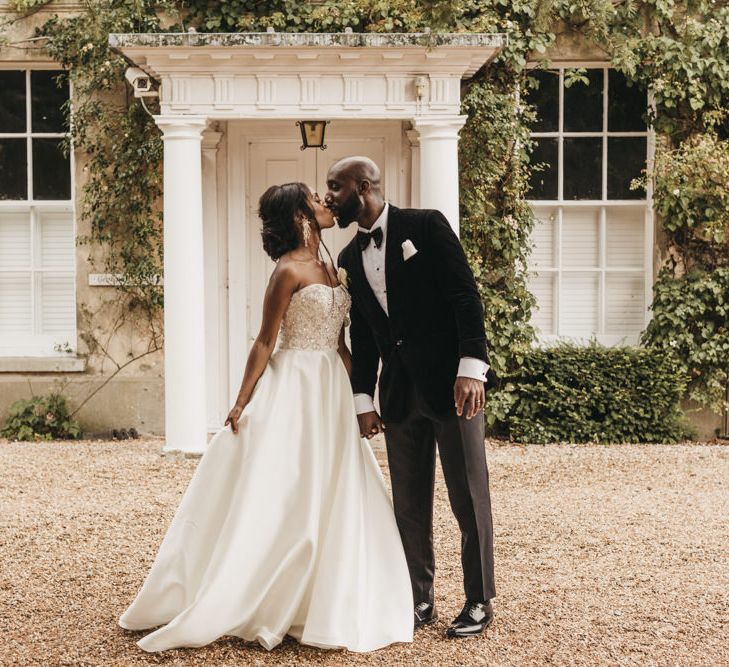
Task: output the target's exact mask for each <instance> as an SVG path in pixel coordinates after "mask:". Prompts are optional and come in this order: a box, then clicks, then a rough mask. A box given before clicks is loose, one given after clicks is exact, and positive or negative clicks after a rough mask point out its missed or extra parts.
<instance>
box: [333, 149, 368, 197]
mask: <svg viewBox="0 0 729 667" xmlns="http://www.w3.org/2000/svg"><path fill="white" fill-rule="evenodd" d="M330 176H333V177H338V178H348V179H352V180H354V181H356V182H357V183H358V184H359V183H362V181H368V182H369V183H370V187H371V188H372V189H377V190H379V189H380V168H379V167H378V166H377V165H376V164H375V162H374V161H373V160H370V158H368V157H365V156H364V155H353V156H351V157H345V158H342V159H341V160H339V161H338V162H335V163H334V164H333V165H332V166H331V167H330V168H329V174H328V175H327V180H329V177H330Z"/></svg>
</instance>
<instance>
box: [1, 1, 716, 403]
mask: <svg viewBox="0 0 729 667" xmlns="http://www.w3.org/2000/svg"><path fill="white" fill-rule="evenodd" d="M15 4H16V8H17V9H18V11H20V12H24V11H25V12H27V11H32V10H33V9H34V8H36V7H37V6H38V5H39V4H43V3H42V2H38V1H37V0H22V1H21V0H16V3H15ZM269 27H272V28H274V29H275V30H279V31H298V32H301V31H308V32H321V31H331V32H338V31H342V30H345V29H347V28H349V29H352V30H353V31H370V32H397V31H403V32H409V31H422V30H426V29H430V30H432V31H434V32H436V31H441V30H449V31H470V32H504V33H507V34H508V36H509V43H508V45H507V46H506V48H505V49H504V50H503V51H502V52H501V54H500V55H499V56H498V58H497V59H496V60H495V62H493V63H491V64H490V65H489V66H488V67H487V68H485V69H484V70H483V71H481V72H479V73H478V74H477V75H476V76H475V77H474V79H472V80H471V81H470V82H468V83H467V84H466V85H465V87H464V90H463V112H464V113H465V114H467V115H468V118H469V120H468V123H467V124H466V126H465V127H464V129H463V131H462V134H461V137H462V140H461V147H460V150H461V166H462V173H461V193H462V194H461V197H462V199H461V211H462V220H461V225H462V236H463V241H464V246H465V248H466V252H467V254H468V257H469V260H470V261H471V264H472V266H473V268H474V272H475V274H476V278H477V280H478V283H479V286H480V289H481V291H482V294H483V297H484V305H485V310H486V322H487V327H488V330H489V331H488V333H489V337H490V340H491V345H492V352H493V360H494V364H495V366H496V367H497V370H498V371H499V372H501V373H502V374H508V373H509V371H510V369H513V368H515V367H516V366H518V365H519V364H520V363H521V360H522V359H523V356H524V355H525V354H527V353H528V350H529V347H530V345H531V342H532V340H533V332H532V330H531V327H530V326H529V318H530V313H531V308H532V306H533V304H534V300H533V298H532V296H531V295H530V294H529V292H528V290H527V287H526V280H525V268H526V261H527V256H528V252H529V234H530V231H531V227H532V224H533V220H532V215H531V211H530V210H529V207H528V206H527V204H526V202H525V194H526V191H527V186H528V181H529V174H530V169H532V168H534V165H532V164H530V150H531V142H530V140H529V125H530V123H531V121H532V120H533V116H534V110H533V109H530V108H529V107H528V105H527V104H525V103H524V102H523V101H520V99H521V100H523V97H522V98H520V97H519V93H520V92H523V91H524V90H525V89H526V87H528V86H529V85H530V81H529V75H528V69H527V66H528V64H529V63H530V61H531V62H532V63H533V62H536V63H537V64H538V65H539V64H540V61H541V64H544V65H547V64H548V63H549V56H550V53H551V49H552V48H553V47H555V45H558V44H560V43H562V42H560V40H566V41H570V40H573V41H574V40H576V39H580V40H582V41H587V42H589V43H590V44H591V45H592V46H593V47H594V48H596V49H598V50H600V51H601V52H602V53H603V54H604V56H605V58H607V59H610V61H611V62H612V65H613V66H614V67H615V68H617V69H618V70H620V71H621V72H623V73H624V74H625V75H626V77H627V78H628V80H629V81H631V82H633V83H635V84H636V85H640V86H642V87H644V88H645V89H647V90H648V91H649V93H650V96H651V100H652V106H651V109H650V111H649V112H648V120H649V122H650V124H651V127H652V129H653V130H655V132H656V161H655V168H654V170H653V171H652V172H651V173H648V174H647V175H646V178H647V179H651V180H652V181H653V183H654V197H655V205H656V210H657V212H658V213H659V215H658V216H657V222H658V225H659V227H660V229H661V232H662V234H663V236H664V238H665V240H666V246H667V250H668V252H667V259H666V263H665V266H663V267H662V268H661V270H660V272H659V276H658V280H657V282H656V286H655V301H654V304H653V310H654V317H653V323H652V324H651V326H650V327H649V328H648V331H647V332H646V334H645V336H644V343H645V344H646V345H649V346H659V347H665V349H666V350H669V351H670V353H671V354H674V355H676V357H677V358H678V359H679V361H681V362H682V364H683V366H682V367H683V368H684V369H685V372H686V374H687V377H690V380H691V385H690V387H691V388H690V391H691V396H692V397H693V398H695V399H696V400H698V401H699V402H701V403H703V404H706V405H710V406H712V407H713V408H715V409H718V408H720V407H721V400H720V398H719V394H720V393H721V389H722V387H723V386H725V385H726V382H727V368H726V365H725V362H722V361H721V359H726V358H727V357H729V355H728V354H726V353H724V354H723V355H720V354H719V353H720V352H722V351H724V352H725V348H724V347H723V346H724V345H725V343H724V341H725V338H726V329H727V315H726V310H725V305H723V304H725V303H726V301H727V300H729V296H727V295H726V294H725V293H724V292H723V290H724V289H725V287H722V286H725V285H726V282H725V278H724V273H722V272H725V270H726V266H727V261H726V257H727V219H726V211H727V210H729V209H727V206H726V204H727V202H726V191H727V190H726V187H727V185H728V184H729V164H727V160H726V155H727V137H728V135H729V113H728V108H729V62H728V61H727V58H726V53H727V52H729V36H728V34H729V8H728V7H727V6H726V4H725V3H724V2H722V1H720V0H689V1H688V2H686V1H685V0H645V1H642V2H637V1H636V0H551V1H550V2H541V1H539V0H455V1H449V2H446V1H443V0H428V1H425V2H423V1H416V0H347V1H344V0H323V1H321V2H302V1H301V0H272V1H271V2H266V3H262V2H259V1H258V0H228V1H225V2H222V1H220V0H186V1H184V2H183V1H173V0H169V1H168V2H142V1H141V0H137V1H133V0H89V1H88V2H86V3H85V5H84V9H82V10H81V11H80V12H79V14H78V15H77V16H74V17H71V18H64V19H61V18H57V17H54V18H52V19H51V20H50V21H48V23H46V25H45V26H44V27H43V28H42V29H41V30H40V33H39V35H40V36H44V37H45V38H46V48H47V50H48V52H49V54H50V55H51V56H52V57H53V58H55V59H56V60H58V61H59V62H60V63H62V64H63V65H64V66H65V67H67V68H69V70H70V72H71V78H72V81H73V85H74V109H73V111H74V114H73V140H74V142H75V146H76V148H78V149H81V150H82V151H83V152H84V153H86V154H87V156H88V163H87V167H88V172H87V173H88V181H87V184H86V185H85V188H84V209H83V211H84V216H85V217H86V218H87V219H88V220H89V221H90V222H91V230H92V231H91V234H90V236H89V238H88V239H85V240H86V241H88V242H89V243H90V244H91V245H90V250H91V254H92V256H93V257H94V258H95V259H96V258H97V257H99V256H103V261H104V262H105V263H106V266H107V271H108V272H111V273H115V274H119V275H120V276H123V278H122V285H121V289H122V292H123V294H125V298H126V299H127V303H128V304H129V305H131V306H133V307H135V308H138V309H140V310H142V311H144V312H147V313H149V314H150V315H153V314H154V313H158V312H159V309H160V307H161V305H162V299H161V291H160V288H159V285H158V284H157V282H156V277H157V276H158V275H159V274H160V272H161V242H160V241H161V239H160V236H161V225H160V212H159V202H158V198H159V194H160V159H161V143H160V140H159V135H158V132H157V130H156V128H155V127H154V125H153V123H152V121H151V119H150V118H149V116H148V115H147V114H146V113H145V112H144V110H143V109H142V108H141V107H140V106H139V103H138V101H137V100H134V99H133V98H130V97H129V95H128V94H127V93H126V92H125V88H124V83H123V71H124V67H125V63H124V61H123V59H122V58H120V57H119V56H118V55H115V54H114V53H112V52H110V51H109V49H108V46H107V35H108V33H109V32H156V31H160V30H165V31H172V32H174V31H184V30H188V29H190V28H195V29H196V30H198V31H201V32H205V31H207V32H236V31H257V30H266V29H267V28H269ZM120 99H122V100H123V103H121V104H119V103H118V100H120ZM100 248H103V249H104V252H103V253H100V252H97V250H98V249H100ZM707 286H711V287H710V289H703V288H704V287H707ZM676 292H680V293H681V294H683V295H684V297H682V298H684V299H689V300H691V302H692V303H693V304H694V306H693V307H692V308H677V307H676V306H675V305H671V303H670V299H667V298H665V297H666V295H667V294H674V293H676ZM686 295H690V296H686ZM707 309H708V311H707ZM707 313H710V315H711V317H710V319H711V321H712V322H713V324H712V325H711V326H707V327H703V328H702V327H699V329H700V330H701V335H700V337H701V340H699V338H696V337H694V338H693V339H692V341H693V342H688V341H687V339H686V335H687V332H689V331H694V330H696V329H695V328H693V327H692V326H690V325H692V324H695V322H694V321H693V320H692V319H691V318H696V317H700V316H703V315H706V316H707V317H708V315H707ZM679 334H680V336H679ZM679 340H680V341H682V342H681V344H675V341H679ZM671 341H674V343H672V342H671ZM706 345H708V346H709V348H710V350H709V351H707V348H706ZM697 350H703V351H704V352H705V354H704V353H702V354H701V355H699V356H697V354H696V353H697Z"/></svg>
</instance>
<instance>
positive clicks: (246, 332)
mask: <svg viewBox="0 0 729 667" xmlns="http://www.w3.org/2000/svg"><path fill="white" fill-rule="evenodd" d="M297 132H298V128H296V127H295V125H294V121H280V122H275V123H265V124H264V123H245V122H240V123H229V125H228V147H229V149H228V163H229V183H230V190H229V225H228V230H229V233H228V268H229V330H228V335H229V348H228V349H229V357H228V358H229V360H230V377H229V388H230V395H231V396H235V394H236V393H237V391H238V387H239V386H240V382H241V378H242V373H243V369H244V366H245V360H246V357H247V354H248V351H249V349H250V346H251V344H252V343H253V341H254V340H255V338H256V336H257V335H258V331H259V329H260V326H261V319H262V310H263V295H264V292H265V289H266V285H267V284H268V280H269V277H270V275H271V273H272V271H273V269H274V267H275V263H274V262H273V261H272V260H271V259H270V258H269V257H268V256H267V255H266V254H265V252H264V251H263V247H262V245H261V236H260V220H259V218H258V213H257V208H258V200H259V198H260V196H261V195H262V194H263V192H264V191H265V190H266V189H267V188H268V187H269V186H271V185H274V184H281V183H290V182H292V181H301V182H304V183H306V184H307V185H309V187H311V188H312V190H314V191H316V192H318V193H319V194H320V195H321V196H322V197H323V196H324V194H325V193H326V175H327V171H328V170H329V167H330V166H331V165H332V164H334V162H336V161H337V160H340V159H341V158H343V157H347V156H349V155H365V156H367V157H369V158H371V159H372V160H374V161H375V162H376V163H377V164H378V166H379V167H380V169H381V172H382V180H381V182H382V185H383V190H384V194H385V198H386V199H387V200H388V201H390V202H392V203H394V204H397V205H400V206H405V205H408V204H409V187H408V188H407V192H405V191H406V188H405V187H404V185H405V184H408V185H409V179H410V164H409V162H410V161H409V159H408V160H403V155H402V146H403V142H402V124H401V122H399V121H394V122H393V121H386V122H377V121H375V122H372V123H367V124H364V123H361V122H360V123H355V122H351V121H334V122H332V123H331V124H330V125H329V126H328V127H327V140H326V144H327V149H326V150H324V151H322V150H317V149H308V150H304V151H302V150H301V149H300V141H299V140H298V136H297V134H296V133H297ZM408 152H409V150H408ZM408 157H409V156H408ZM402 194H405V197H401V195H402ZM355 233H356V225H354V224H353V225H350V227H349V228H348V229H339V228H338V227H335V228H333V229H331V230H326V231H325V233H324V243H325V244H326V245H327V247H328V248H329V251H330V252H331V254H332V258H333V260H334V262H335V263H336V260H337V256H338V255H339V252H340V251H341V250H342V248H344V246H345V245H346V244H347V243H349V241H350V240H351V238H352V236H354V234H355ZM322 250H323V249H322ZM325 257H326V254H325Z"/></svg>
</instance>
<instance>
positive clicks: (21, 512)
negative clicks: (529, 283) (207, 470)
mask: <svg viewBox="0 0 729 667" xmlns="http://www.w3.org/2000/svg"><path fill="white" fill-rule="evenodd" d="M161 446H162V442H161V440H144V441H134V442H130V441H127V442H123V443H119V442H75V443H65V442H59V443H44V444H28V443H8V442H2V441H0V563H1V566H0V664H1V665H8V666H10V665H13V666H15V665H44V666H51V665H74V666H75V665H103V666H104V667H107V666H110V665H123V666H125V667H127V666H133V665H145V664H155V665H156V664H162V665H206V666H212V665H230V666H232V665H332V666H334V665H336V666H337V667H338V666H340V665H364V664H367V665H369V664H371V665H545V664H546V665H618V664H619V665H711V666H712V667H713V666H718V665H729V546H728V545H729V447H726V446H721V445H707V444H685V445H676V446H655V445H623V446H561V445H560V446H546V447H544V446H513V445H505V444H502V443H487V455H488V460H489V466H490V471H491V485H492V486H491V488H492V498H493V506H494V521H495V533H496V563H497V577H498V579H497V586H498V590H499V596H498V598H497V599H496V601H495V609H496V620H495V621H494V624H493V626H492V627H491V629H489V631H488V633H487V634H486V635H485V636H482V637H479V638H475V639H467V640H447V639H446V638H445V636H444V631H445V628H446V626H447V624H448V622H449V621H450V620H451V619H452V617H453V616H454V615H455V614H456V613H457V612H458V611H459V610H460V607H461V605H462V604H463V598H462V595H463V594H462V588H461V569H460V560H459V543H460V536H459V532H458V530H457V526H456V524H455V521H454V519H453V517H452V515H451V513H450V510H449V507H448V501H447V495H446V491H445V486H444V484H443V479H442V476H441V475H440V474H439V476H438V479H437V482H436V511H435V539H436V548H437V573H436V576H437V580H436V596H437V598H436V604H437V606H438V609H439V612H440V620H439V621H438V623H436V624H435V625H433V626H429V627H427V628H425V629H422V630H419V631H418V632H417V633H416V638H415V641H414V643H412V644H409V645H397V646H392V647H388V648H385V649H383V650H380V651H376V652H374V653H369V654H353V653H348V652H346V651H322V650H317V649H312V648H308V647H302V646H299V645H298V644H297V643H296V642H295V641H293V640H290V639H287V640H286V641H285V642H284V643H283V644H282V645H281V646H279V647H278V648H277V649H275V650H274V651H272V652H270V653H269V652H267V651H265V650H264V649H262V648H259V647H257V646H254V645H250V644H246V643H244V642H242V641H240V640H238V639H234V638H225V639H222V640H220V641H217V642H215V643H214V644H211V645H209V646H207V647H203V648H199V649H179V650H174V651H169V652H166V653H163V654H147V653H145V652H143V651H141V650H140V649H139V648H138V647H137V646H136V644H135V642H136V641H137V640H138V639H139V638H140V637H141V636H142V635H143V634H144V633H134V632H127V631H124V630H122V629H121V628H119V627H118V626H117V623H116V621H117V618H118V616H119V615H120V614H121V613H122V611H123V610H124V609H125V608H126V606H127V605H128V604H129V603H130V602H131V600H132V598H133V597H134V595H135V593H136V591H137V589H138V587H139V586H140V584H141V583H142V580H143V578H144V576H145V574H146V572H147V569H148V568H149V566H150V564H151V562H152V559H153V557H154V555H155V553H156V550H157V547H158V545H159V543H160V541H161V539H162V537H163V535H164V532H165V530H166V527H167V525H168V523H169V521H170V519H171V518H172V515H173V513H174V510H175V508H176V506H177V504H178V502H179V500H180V498H181V496H182V493H183V491H184V489H185V487H186V485H187V483H188V481H189V479H190V476H191V475H192V472H193V470H194V468H195V466H196V465H197V460H196V459H180V458H177V459H175V458H171V457H163V456H161V455H160V450H161ZM378 458H379V459H380V461H381V463H383V467H384V468H385V472H386V466H384V457H383V455H382V453H381V452H378ZM272 491H274V490H272Z"/></svg>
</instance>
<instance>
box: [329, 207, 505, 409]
mask: <svg viewBox="0 0 729 667" xmlns="http://www.w3.org/2000/svg"><path fill="white" fill-rule="evenodd" d="M386 233H387V241H386V244H385V253H386V256H385V281H386V290H387V309H388V312H389V317H388V315H386V314H385V311H384V310H383V309H382V307H381V306H380V304H379V302H378V301H377V298H376V297H375V294H374V292H373V291H372V288H371V287H370V285H369V282H368V281H367V277H366V276H365V272H364V267H363V264H362V251H361V250H360V248H359V244H358V243H357V239H356V237H355V238H354V239H352V241H351V242H350V243H349V244H348V245H347V246H346V247H345V248H344V249H343V250H342V252H341V253H340V255H339V260H338V263H339V266H340V268H344V269H345V271H346V272H347V283H348V289H349V293H350V295H351V296H352V311H351V314H350V319H351V322H352V326H351V329H350V334H351V340H352V389H353V391H354V393H355V394H359V393H364V394H369V395H370V396H374V392H375V384H376V382H377V369H378V365H379V361H380V360H382V373H381V374H380V378H379V390H380V410H381V417H382V419H383V420H384V421H385V422H386V423H387V422H388V421H389V422H398V421H401V420H402V419H404V417H405V414H406V410H407V407H408V401H409V396H410V391H409V390H410V383H411V382H413V383H415V386H416V388H417V389H418V391H419V392H420V394H421V396H422V397H423V398H424V399H425V401H426V402H427V404H428V405H429V407H430V408H431V410H433V412H434V413H435V414H438V415H443V416H446V415H448V414H449V413H452V412H453V410H454V398H453V385H454V383H455V379H456V374H457V371H458V364H459V362H460V359H461V357H475V358H477V359H482V360H483V361H485V362H486V363H488V361H489V358H488V351H487V342H486V332H485V329H484V321H483V319H484V316H483V307H482V305H481V298H480V296H479V293H478V290H477V288H476V282H475V280H474V277H473V273H472V272H471V268H470V267H469V265H468V262H467V261H466V256H465V254H464V252H463V248H462V247H461V243H460V241H459V240H458V237H457V236H456V235H455V233H454V232H453V230H452V229H451V226H450V225H449V224H448V221H447V220H446V219H445V217H444V216H443V214H442V213H440V212H439V211H434V210H416V209H399V208H397V207H395V206H392V205H390V208H389V212H388V218H387V232H386ZM406 240H409V241H411V242H412V243H413V245H414V246H415V248H416V249H417V253H416V254H415V255H413V256H412V257H410V258H409V259H408V260H404V259H403V251H402V243H403V242H404V241H406ZM494 380H495V375H494V374H493V371H491V370H490V369H489V372H488V374H487V387H490V386H492V385H493V382H494Z"/></svg>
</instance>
